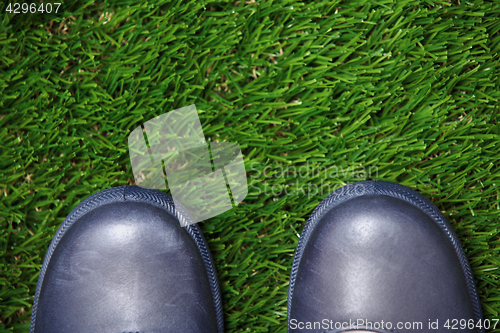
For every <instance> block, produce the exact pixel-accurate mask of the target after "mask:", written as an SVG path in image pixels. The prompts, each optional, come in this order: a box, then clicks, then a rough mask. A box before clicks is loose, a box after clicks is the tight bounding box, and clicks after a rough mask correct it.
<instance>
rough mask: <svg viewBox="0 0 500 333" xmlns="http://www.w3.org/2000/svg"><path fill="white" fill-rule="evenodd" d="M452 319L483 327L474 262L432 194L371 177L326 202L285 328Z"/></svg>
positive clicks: (415, 325)
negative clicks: (474, 275) (426, 196)
mask: <svg viewBox="0 0 500 333" xmlns="http://www.w3.org/2000/svg"><path fill="white" fill-rule="evenodd" d="M457 322H458V325H456V323H457ZM463 323H467V324H466V325H465V327H463V326H462V324H463ZM454 324H455V328H459V330H458V331H460V332H483V331H484V329H483V328H482V327H480V326H482V325H483V321H482V313H481V306H480V303H479V297H478V294H477V291H476V286H475V283H474V279H473V276H472V273H471V269H470V266H469V263H468V261H467V258H466V256H465V254H464V251H463V249H462V248H461V246H460V242H459V240H458V239H457V236H456V235H455V232H454V231H453V229H452V228H451V226H450V224H449V223H448V222H447V221H446V219H445V218H444V216H443V215H442V214H441V212H440V211H439V210H438V209H437V208H436V207H435V206H434V205H433V204H432V203H431V202H430V201H429V200H427V199H426V198H425V197H423V196H422V195H420V194H419V193H417V192H415V191H413V190H411V189H409V188H407V187H405V186H401V185H398V184H395V183H390V182H382V181H376V182H375V181H365V182H358V183H354V184H350V185H347V186H345V187H342V188H340V189H339V190H337V191H335V192H334V193H332V194H331V195H329V196H328V197H327V198H326V199H325V200H323V202H321V203H320V205H319V206H318V207H317V208H316V209H315V210H314V212H313V213H312V215H311V217H310V219H309V221H308V222H307V224H306V226H305V228H304V231H303V232H302V235H301V237H300V241H299V244H298V246H297V250H296V252H295V258H294V261H293V266H292V273H291V277H290V286H289V293H288V332H328V331H334V332H341V331H346V329H351V330H350V331H349V332H353V333H354V332H355V330H354V329H356V328H357V329H360V328H361V327H363V328H364V329H365V331H363V332H366V331H370V332H372V331H378V330H382V331H397V332H400V333H401V332H433V333H436V332H452V331H457V330H456V329H455V330H453V329H451V328H452V327H453V325H454ZM359 332H360V331H359Z"/></svg>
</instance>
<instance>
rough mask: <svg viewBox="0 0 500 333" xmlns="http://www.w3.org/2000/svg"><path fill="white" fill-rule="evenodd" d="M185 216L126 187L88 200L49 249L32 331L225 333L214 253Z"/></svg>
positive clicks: (166, 201)
mask: <svg viewBox="0 0 500 333" xmlns="http://www.w3.org/2000/svg"><path fill="white" fill-rule="evenodd" d="M183 218H189V217H188V216H186V215H180V214H179V213H177V212H176V210H175V208H174V203H173V200H172V199H171V198H170V197H169V196H168V195H166V194H164V193H163V192H161V191H158V190H148V189H144V188H141V187H137V186H124V187H117V188H113V189H109V190H104V191H101V192H99V193H97V194H95V195H92V196H90V197H89V198H87V199H86V200H85V201H83V202H82V203H81V204H80V205H79V206H78V207H76V208H75V209H74V210H73V211H72V212H71V213H70V214H69V215H68V217H67V218H66V220H64V222H63V223H62V224H61V226H60V227H59V230H58V231H57V233H56V235H55V236H54V239H53V240H52V243H51V244H50V247H49V249H48V251H47V254H46V256H45V260H44V262H43V266H42V270H41V272H40V277H39V279H38V286H37V290H36V294H35V301H34V304H33V315H32V320H31V329H30V332H31V333H35V332H36V333H94V332H95V333H121V332H141V333H179V332H200V333H202V332H203V333H208V332H214V333H221V332H223V318H222V306H221V297H220V291H219V286H218V282H217V276H216V272H215V268H214V265H213V261H212V258H211V255H210V251H209V249H208V246H207V244H206V242H205V239H204V238H203V235H202V233H201V231H200V229H199V228H198V226H197V225H196V224H192V225H189V226H187V227H185V228H182V227H181V226H180V224H179V219H183Z"/></svg>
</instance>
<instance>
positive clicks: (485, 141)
mask: <svg viewBox="0 0 500 333" xmlns="http://www.w3.org/2000/svg"><path fill="white" fill-rule="evenodd" d="M44 2H45V3H47V1H44ZM51 2H56V1H51ZM37 3H39V2H38V1H37ZM7 5H8V2H3V3H2V4H0V9H1V12H2V14H1V17H2V20H1V25H0V66H1V68H0V89H1V90H0V91H1V92H0V108H1V111H0V112H1V115H0V144H1V146H0V147H1V148H0V191H1V199H0V249H1V250H0V251H1V262H0V331H1V332H4V331H8V332H10V331H14V332H27V331H28V327H29V320H30V314H31V303H32V301H33V295H34V291H35V286H36V282H37V278H38V273H39V271H40V267H41V263H42V260H43V257H44V255H45V251H46V249H47V247H48V245H49V242H50V240H51V238H52V236H53V235H54V233H55V230H56V229H57V227H58V226H59V224H60V223H61V222H62V221H63V220H64V218H65V216H66V215H67V214H68V213H69V212H70V211H71V210H72V209H73V208H74V207H75V206H76V205H77V204H78V203H79V202H80V201H82V200H83V199H85V198H86V197H87V196H89V195H90V194H93V193H96V192H98V191H100V190H102V189H105V188H110V187H114V186H119V185H125V184H133V175H132V171H131V167H130V161H129V155H128V147H127V136H128V135H129V133H130V132H131V131H132V130H133V129H135V128H136V127H137V126H139V125H141V124H142V123H144V122H145V121H147V120H149V119H151V118H154V117H155V116H158V115H160V114H163V113H165V112H167V111H170V110H174V109H177V108H180V107H183V106H187V105H191V104H195V105H196V107H197V109H198V113H199V116H200V118H201V121H202V126H203V130H204V133H205V135H206V137H207V139H210V140H219V141H229V142H236V143H239V145H240V146H241V147H242V151H243V155H244V158H245V165H246V170H247V177H248V182H249V195H248V196H247V198H246V199H245V200H244V203H243V204H241V205H239V206H237V207H236V208H234V209H232V210H231V211H229V212H227V213H224V214H223V215H220V216H218V217H215V218H212V219H210V220H207V221H204V222H202V223H201V224H200V226H201V227H202V230H203V232H204V234H205V237H206V238H207V240H208V242H209V245H210V248H211V250H212V253H213V256H214V258H215V263H216V267H217V273H218V276H219V280H220V284H221V289H222V295H223V303H224V315H225V327H226V331H227V332H246V331H249V332H285V331H286V299H287V290H288V277H289V274H290V265H291V263H292V258H293V253H294V250H295V247H296V245H297V241H298V238H299V235H300V233H301V230H302V228H303V226H304V223H305V221H306V220H307V218H308V216H309V214H310V213H311V211H312V210H313V209H314V207H315V206H316V205H317V204H318V203H319V202H320V201H321V200H322V198H324V197H325V196H326V195H327V194H328V193H329V192H330V191H332V190H333V189H334V188H337V187H339V186H341V185H344V184H346V183H351V182H355V181H359V180H365V179H376V180H388V181H394V182H398V183H400V184H403V185H406V186H409V187H411V188H413V189H416V190H418V191H420V192H421V193H422V194H424V195H426V196H427V197H428V198H429V199H431V200H432V201H433V202H434V203H435V204H436V205H437V207H438V208H439V209H440V210H441V211H442V212H443V213H444V214H445V216H446V217H447V218H448V219H449V221H450V223H451V224H452V226H453V227H454V229H455V230H456V232H457V234H458V236H459V238H460V241H461V242H462V245H463V246H464V248H465V251H466V253H467V256H468V258H469V260H470V264H471V266H472V269H473V272H474V276H475V278H476V282H477V285H478V289H479V293H480V296H481V304H482V308H483V311H484V315H485V317H486V318H489V319H494V318H498V317H499V313H500V282H499V279H500V272H499V270H498V267H499V266H500V255H499V254H500V246H499V245H500V242H499V236H500V230H499V229H500V228H499V219H498V218H499V202H500V191H499V189H498V185H500V165H499V163H498V161H499V158H500V152H499V151H500V125H499V120H500V115H499V108H500V103H499V99H500V77H499V70H500V62H499V60H500V57H499V52H500V34H499V30H500V18H499V16H500V3H499V2H498V1H496V2H485V1H473V2H469V1H466V0H453V1H432V0H426V1H413V0H412V1H392V0H378V1H375V0H369V1H366V0H356V1H350V0H349V1H315V2H311V3H308V2H297V1H266V2H255V1H253V0H252V1H246V2H245V1H237V2H231V3H228V2H225V1H208V0H206V1H204V0H198V1H189V2H188V1H172V2H168V1H159V0H158V1H155V0H151V1H147V2H146V1H132V0H121V1H97V2H95V1H75V0H68V1H64V3H63V4H62V6H61V8H60V9H59V13H50V14H48V13H43V14H42V13H37V14H29V13H27V14H10V13H7V12H6V11H5V10H6V8H7ZM300 167H302V168H300ZM327 167H328V168H329V169H328V170H329V172H327V173H325V172H318V171H317V170H318V168H320V170H324V168H327ZM299 170H300V171H301V172H299ZM294 171H296V172H294ZM313 171H314V172H313ZM285 189H286V192H285ZM316 189H317V190H316ZM490 331H491V329H490ZM495 331H496V332H500V325H498V326H497V329H496V330H495Z"/></svg>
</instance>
